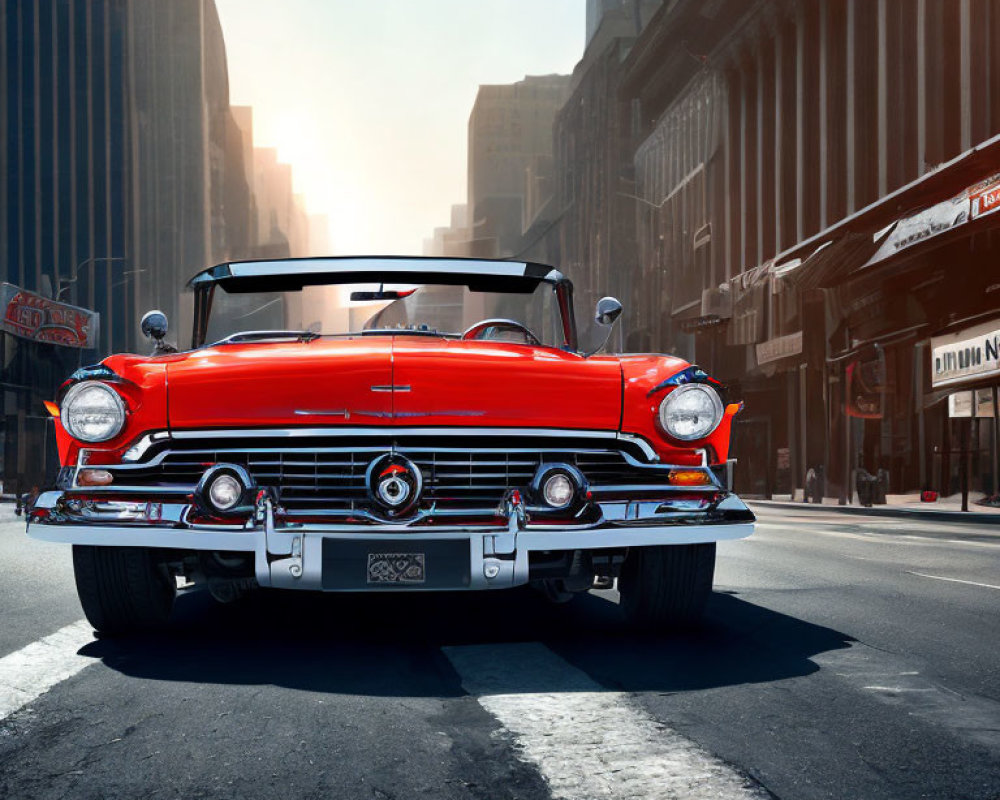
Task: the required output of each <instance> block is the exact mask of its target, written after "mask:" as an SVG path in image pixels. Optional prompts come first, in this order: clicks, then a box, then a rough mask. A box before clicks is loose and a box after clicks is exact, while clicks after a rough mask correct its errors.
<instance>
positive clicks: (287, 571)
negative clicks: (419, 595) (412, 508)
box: [27, 492, 754, 591]
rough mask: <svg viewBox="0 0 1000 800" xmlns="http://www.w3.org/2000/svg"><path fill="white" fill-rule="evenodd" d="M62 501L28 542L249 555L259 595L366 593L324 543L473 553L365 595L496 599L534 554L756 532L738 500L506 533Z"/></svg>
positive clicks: (42, 503) (519, 522)
mask: <svg viewBox="0 0 1000 800" xmlns="http://www.w3.org/2000/svg"><path fill="white" fill-rule="evenodd" d="M63 501H64V496H63V493H62V492H46V493H44V494H42V495H40V496H39V497H38V499H37V501H36V503H35V505H34V507H33V508H32V510H31V512H30V514H29V519H28V526H27V533H28V535H29V536H31V537H32V538H35V539H39V540H42V541H48V542H64V543H69V544H80V545H98V546H119V547H150V548H162V549H170V550H192V551H198V550H207V551H230V552H246V553H253V554H254V565H255V575H256V579H257V582H258V583H259V584H260V585H261V586H271V587H276V588H283V589H312V590H326V591H337V590H338V589H350V590H358V589H362V590H363V589H365V588H366V587H364V586H360V587H359V586H338V585H331V583H330V581H329V579H327V581H326V582H324V553H325V552H326V553H328V552H329V551H330V548H331V545H330V544H328V543H329V542H336V541H343V542H364V543H367V544H368V545H369V546H370V548H371V549H372V550H373V551H381V552H385V551H389V552H396V551H398V550H399V549H400V548H404V547H405V548H410V549H416V548H419V547H420V543H421V542H427V543H430V542H467V543H468V548H469V571H468V579H467V581H466V580H465V578H463V580H462V581H461V582H460V585H449V586H446V587H442V586H434V587H424V586H414V585H400V586H394V585H393V586H385V585H374V586H371V587H367V588H370V589H372V590H378V591H385V590H386V589H389V590H393V589H405V590H411V591H412V590H420V589H424V588H435V589H439V588H448V589H499V588H509V587H512V586H518V585H522V584H525V583H527V582H528V579H529V569H528V567H529V555H530V553H532V552H539V551H550V552H551V551H566V550H595V549H616V548H631V547H649V546H655V545H671V544H697V543H704V542H716V541H722V540H727V539H742V538H745V537H747V536H749V535H750V534H752V533H753V530H754V516H753V513H752V512H751V511H750V510H749V509H748V508H747V506H746V505H745V504H744V503H743V501H742V500H740V499H739V498H738V497H737V496H736V495H734V494H726V495H724V496H723V497H722V499H721V500H720V501H719V502H717V503H715V504H714V505H713V506H712V508H711V510H710V511H698V512H693V511H691V510H684V509H678V508H677V507H673V508H669V509H665V508H664V504H663V503H662V502H648V501H635V500H632V501H609V502H602V503H600V504H599V505H600V508H601V512H602V519H601V520H600V521H599V522H597V523H595V524H591V525H587V526H578V527H569V526H556V525H551V524H532V522H531V521H530V520H529V519H528V518H527V517H526V516H525V513H524V510H523V508H521V507H518V506H509V507H508V508H507V509H506V519H507V521H506V526H504V525H491V526H486V525H461V524H457V525H446V524H441V525H434V526H432V527H431V526H428V527H418V528H415V527H412V526H407V525H405V524H388V523H387V524H382V525H357V524H340V525H338V524H311V523H292V524H276V521H275V509H274V506H273V505H272V504H271V502H270V500H265V501H264V502H263V503H262V504H261V506H260V508H259V509H258V512H257V513H256V514H254V516H253V518H252V519H251V520H249V521H248V522H247V523H246V524H245V525H244V526H242V527H240V526H235V525H233V526H196V525H188V524H187V523H186V522H185V520H186V515H187V510H189V508H190V507H189V506H187V505H185V504H183V503H162V504H157V506H158V510H157V513H156V515H155V516H156V523H155V524H153V523H149V522H147V523H137V522H136V519H135V518H136V516H137V515H139V514H140V509H139V506H141V505H142V504H140V503H131V504H126V503H121V504H119V505H120V507H116V506H115V504H114V503H110V502H109V503H106V504H105V507H104V508H103V509H98V510H97V511H95V512H94V514H95V516H96V517H99V518H95V519H90V520H87V521H82V520H79V519H67V518H66V516H65V515H62V514H60V513H59V509H60V508H61V507H62V504H63ZM352 547H353V545H352Z"/></svg>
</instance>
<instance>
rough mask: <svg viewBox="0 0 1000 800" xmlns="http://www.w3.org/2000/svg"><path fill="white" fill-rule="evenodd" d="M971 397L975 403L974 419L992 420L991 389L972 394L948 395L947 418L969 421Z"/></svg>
mask: <svg viewBox="0 0 1000 800" xmlns="http://www.w3.org/2000/svg"><path fill="white" fill-rule="evenodd" d="M973 396H975V402H976V419H993V390H992V389H977V390H976V391H974V392H955V393H954V394H951V395H948V416H949V417H953V418H959V419H971V418H972V398H973Z"/></svg>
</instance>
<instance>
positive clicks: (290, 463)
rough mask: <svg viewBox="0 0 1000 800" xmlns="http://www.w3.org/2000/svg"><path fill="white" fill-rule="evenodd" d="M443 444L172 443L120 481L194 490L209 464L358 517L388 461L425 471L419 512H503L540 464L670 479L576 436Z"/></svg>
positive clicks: (644, 481)
mask: <svg viewBox="0 0 1000 800" xmlns="http://www.w3.org/2000/svg"><path fill="white" fill-rule="evenodd" d="M206 434H211V432H206ZM338 444H339V443H338ZM440 444H442V443H441V442H435V443H430V442H427V441H413V440H410V441H406V440H405V439H404V438H403V437H396V436H393V437H391V438H390V436H385V437H384V439H383V440H382V441H377V442H376V441H373V440H372V437H366V438H365V439H364V440H363V441H356V442H349V443H348V442H344V443H343V444H339V446H334V445H333V443H332V442H331V441H330V440H329V439H328V438H325V437H324V439H323V440H317V441H311V440H307V441H304V440H302V439H291V440H290V439H277V440H268V439H263V438H258V439H251V440H250V441H240V442H237V441H233V440H232V439H229V438H228V437H227V438H226V439H224V440H221V441H218V440H216V441H213V438H212V437H211V435H206V437H205V438H204V439H201V440H198V439H194V438H187V439H176V438H175V439H172V440H171V441H168V442H164V443H162V444H160V445H158V446H157V447H155V448H151V450H150V452H149V453H148V455H147V458H146V463H139V464H135V465H128V466H127V467H125V468H124V469H123V470H122V472H123V475H122V478H123V480H124V479H125V476H126V475H127V480H128V482H129V483H130V484H131V485H144V484H145V485H151V486H152V485H161V486H162V485H168V484H176V483H185V484H188V485H193V484H196V483H197V482H198V480H199V479H200V478H201V475H202V474H203V473H204V471H205V470H206V469H207V468H208V467H209V466H211V465H212V464H217V463H232V464H239V465H240V466H242V467H245V468H246V469H247V471H248V472H249V473H250V474H251V475H252V476H253V478H254V480H255V481H256V483H257V484H258V485H259V486H262V487H269V488H273V489H274V490H276V491H277V493H278V498H279V501H280V503H281V504H282V506H283V507H284V508H286V509H288V510H290V511H294V510H301V511H308V510H309V509H310V508H323V509H334V510H343V511H354V510H364V509H368V508H369V507H370V502H369V497H368V490H367V487H366V471H367V469H368V465H369V464H370V463H371V462H372V461H373V460H374V459H375V458H376V457H377V456H378V455H380V454H382V453H385V452H389V451H394V452H397V453H400V454H402V455H405V456H406V457H407V458H409V459H410V460H411V461H412V462H413V463H414V464H415V465H416V466H417V467H418V468H419V469H420V472H421V474H422V476H423V485H424V488H423V495H422V501H421V505H422V507H426V508H430V507H436V508H441V509H443V508H463V507H472V506H475V507H478V508H482V507H484V506H490V505H496V504H499V503H500V502H501V501H502V500H503V497H504V496H505V494H506V493H507V492H508V491H510V490H512V489H518V490H520V491H522V492H524V491H525V490H527V489H528V487H529V485H530V483H531V479H532V478H533V476H534V475H535V473H536V471H537V470H538V468H539V466H540V465H541V464H543V463H557V462H558V463H566V464H571V465H573V466H575V467H577V468H578V469H579V470H580V471H581V472H582V473H583V474H584V476H585V477H586V478H587V480H588V482H589V483H590V484H591V485H592V486H593V487H594V488H599V487H600V486H602V485H608V486H611V485H620V484H628V485H646V486H656V485H661V486H662V485H664V484H665V483H666V472H667V470H668V469H669V467H665V466H662V465H659V464H655V463H649V462H648V461H645V460H644V459H643V454H644V451H643V450H641V449H639V450H635V449H633V452H626V447H627V446H626V447H622V442H620V441H617V440H613V439H612V440H609V441H607V442H599V441H595V440H594V439H593V438H584V439H582V440H581V439H578V438H576V439H575V440H574V437H573V436H572V434H570V433H567V434H566V435H565V436H561V437H558V438H556V437H531V438H523V437H518V436H517V435H516V434H513V435H512V436H511V437H510V440H509V442H508V445H509V446H508V447H502V446H497V445H498V442H497V440H496V439H495V438H493V437H490V438H489V439H486V440H483V439H479V438H478V437H475V436H468V437H466V439H465V440H459V439H457V437H449V438H448V439H446V441H445V442H444V444H445V446H443V447H442V446H438V445H440ZM459 445H461V446H459Z"/></svg>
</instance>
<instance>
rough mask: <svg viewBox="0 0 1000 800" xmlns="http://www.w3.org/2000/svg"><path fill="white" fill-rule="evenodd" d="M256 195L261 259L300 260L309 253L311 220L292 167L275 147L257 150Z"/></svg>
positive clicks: (254, 159) (255, 154)
mask: <svg viewBox="0 0 1000 800" xmlns="http://www.w3.org/2000/svg"><path fill="white" fill-rule="evenodd" d="M253 163H254V195H255V198H256V203H257V237H258V238H257V243H258V257H260V258H287V257H289V256H292V257H293V258H297V257H300V256H304V255H307V254H308V252H309V217H308V215H307V214H306V211H305V203H304V200H303V198H302V195H297V194H295V193H294V191H293V189H292V167H291V165H290V164H284V163H282V162H280V161H279V160H278V150H277V148H274V147H257V148H255V149H254V155H253Z"/></svg>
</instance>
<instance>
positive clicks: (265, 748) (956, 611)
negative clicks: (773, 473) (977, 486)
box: [0, 510, 1000, 800]
mask: <svg viewBox="0 0 1000 800" xmlns="http://www.w3.org/2000/svg"><path fill="white" fill-rule="evenodd" d="M761 514H762V516H761V521H760V524H759V526H758V531H757V533H756V535H755V536H754V537H753V538H751V539H749V540H746V541H738V542H731V543H723V544H721V545H720V548H719V564H718V570H717V575H716V587H715V588H716V591H715V594H714V595H713V597H712V600H711V603H710V606H709V609H710V611H709V619H708V622H707V624H706V626H705V627H704V629H703V630H701V631H700V632H698V633H691V634H686V635H678V636H674V637H669V638H668V637H664V638H647V637H640V636H636V635H634V634H632V633H630V632H628V631H627V630H625V629H624V628H623V626H622V623H621V621H620V619H619V616H618V609H617V607H616V601H617V594H616V593H615V592H601V593H596V594H592V595H590V596H585V597H583V598H580V599H579V602H576V603H575V604H571V605H569V606H552V605H549V604H547V603H546V601H544V600H543V599H542V598H541V597H540V596H539V595H536V594H534V593H533V592H530V591H518V592H515V593H497V594H492V595H484V594H476V595H464V596H463V595H451V596H444V595H439V596H418V597H415V596H413V595H407V596H395V597H377V598H374V597H370V596H369V597H346V596H331V595H325V596H324V595H305V594H301V595H300V594H295V595H288V594H284V595H274V594H268V595H262V596H259V597H254V598H252V599H251V600H249V601H248V602H245V603H242V604H240V605H239V606H237V607H222V606H218V605H215V604H213V602H212V601H211V600H209V599H208V598H207V597H205V596H203V595H198V594H192V595H188V596H186V597H184V598H182V600H181V601H180V602H179V603H178V609H177V614H176V621H175V623H174V625H173V627H172V628H171V629H170V630H169V631H168V632H166V633H165V634H163V635H161V636H157V637H155V638H148V639H138V640H123V641H112V640H106V639H105V640H97V639H93V638H92V637H91V635H90V632H89V627H87V626H86V624H85V623H82V624H75V625H74V623H76V622H77V621H78V620H80V618H81V613H80V611H79V608H78V605H77V601H76V597H75V592H74V588H73V583H72V568H71V564H70V552H69V548H63V547H60V546H53V545H46V544H43V543H39V542H35V541H30V540H28V539H27V538H25V537H24V536H23V529H22V526H21V524H20V522H5V523H3V524H2V526H0V560H2V563H3V565H4V569H3V573H2V579H0V608H2V609H3V613H4V624H3V626H0V710H3V709H7V710H9V709H11V708H17V707H18V706H20V708H19V710H16V711H14V712H13V713H12V714H10V715H9V716H7V718H6V719H3V720H2V721H0V797H4V798H19V799H24V800H28V798H49V797H73V798H91V797H93V798H98V797H100V798H112V797H138V796H148V797H158V798H159V797H212V798H228V797H233V798H245V797H274V796H278V795H279V794H280V795H281V796H285V797H290V798H291V797H295V798H300V797H302V798H304V797H344V798H369V797H370V798H410V797H434V798H438V797H443V798H451V797H456V798H458V797H470V798H506V797H510V798H514V797H519V798H541V797H547V796H555V797H558V796H564V797H600V796H605V797H626V796H644V797H645V796H648V797H674V796H682V797H699V798H700V797H720V798H721V797H766V796H767V792H770V793H772V794H773V795H774V796H777V797H780V798H783V799H784V800H793V799H798V798H802V799H805V798H848V797H850V798H919V797H927V798H937V799H939V800H943V798H982V799H983V800H987V799H988V798H997V797H1000V659H998V657H997V642H998V640H1000V532H997V531H996V530H995V529H994V528H990V527H989V526H973V525H943V524H926V523H921V522H911V521H909V520H898V521H897V520H885V519H882V520H872V519H869V518H866V517H858V516H845V515H839V514H837V513H836V512H834V511H802V512H788V511H774V510H761ZM57 631H60V633H59V635H57V636H52V634H54V633H56V632H57ZM40 639H45V640H46V641H45V642H43V643H41V644H37V643H36V642H37V641H38V640H40ZM39 653H42V656H41V657H39ZM33 658H34V659H36V660H34V661H33V660H32V659H33ZM32 665H34V666H32ZM54 669H55V670H59V669H63V670H64V672H63V673H62V674H61V675H57V676H56V677H55V678H53V679H52V680H50V681H49V682H50V683H54V686H53V687H52V688H51V689H50V690H49V691H47V692H44V693H41V694H39V688H38V687H39V685H40V684H39V682H40V681H42V677H41V676H42V673H45V672H46V671H49V672H51V671H52V670H54ZM62 678H64V679H62ZM56 681H58V682H56ZM42 682H44V681H42ZM32 687H35V688H32ZM36 695H38V696H37V697H36ZM5 704H6V705H5ZM3 715H4V714H3V713H0V716H3Z"/></svg>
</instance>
